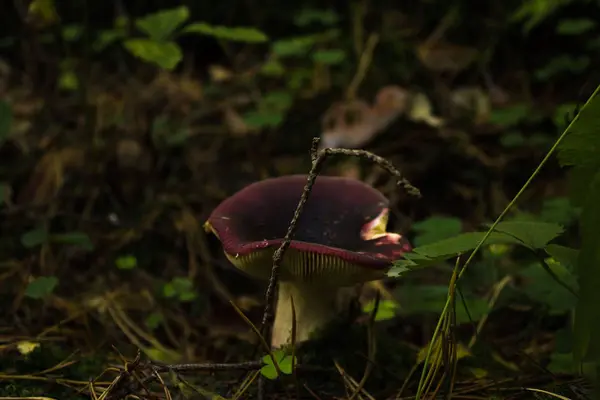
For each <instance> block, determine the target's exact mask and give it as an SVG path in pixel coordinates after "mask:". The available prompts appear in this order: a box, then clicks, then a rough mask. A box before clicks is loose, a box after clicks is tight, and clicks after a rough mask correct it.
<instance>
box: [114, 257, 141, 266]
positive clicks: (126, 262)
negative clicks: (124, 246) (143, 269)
mask: <svg viewBox="0 0 600 400" xmlns="http://www.w3.org/2000/svg"><path fill="white" fill-rule="evenodd" d="M115 264H116V265H117V268H119V269H134V268H136V267H137V258H136V257H135V256H132V255H126V256H121V257H119V258H117V260H116V261H115Z"/></svg>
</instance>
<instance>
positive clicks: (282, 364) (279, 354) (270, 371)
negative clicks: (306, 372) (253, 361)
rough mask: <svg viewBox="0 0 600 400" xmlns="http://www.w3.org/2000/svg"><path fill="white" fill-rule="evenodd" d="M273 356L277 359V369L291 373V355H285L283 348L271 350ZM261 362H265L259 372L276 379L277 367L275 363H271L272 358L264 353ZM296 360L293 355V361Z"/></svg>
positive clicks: (295, 361)
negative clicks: (277, 367)
mask: <svg viewBox="0 0 600 400" xmlns="http://www.w3.org/2000/svg"><path fill="white" fill-rule="evenodd" d="M272 354H273V357H274V358H275V360H276V361H277V365H278V366H279V370H280V371H281V372H282V373H284V374H286V375H289V374H291V373H292V356H291V355H287V354H286V352H285V350H282V349H278V350H274V351H273V353H272ZM262 362H263V363H264V364H265V365H264V366H263V367H262V368H261V370H260V372H261V374H262V375H263V376H264V377H265V378H267V379H271V380H273V379H277V369H276V368H275V365H273V360H272V359H271V356H270V355H269V354H266V355H264V356H263V357H262ZM297 362H298V360H297V359H296V357H294V363H297Z"/></svg>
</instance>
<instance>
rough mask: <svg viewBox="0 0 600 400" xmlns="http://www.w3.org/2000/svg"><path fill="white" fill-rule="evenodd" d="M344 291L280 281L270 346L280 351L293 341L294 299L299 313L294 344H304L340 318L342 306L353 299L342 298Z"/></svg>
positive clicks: (297, 314)
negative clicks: (335, 319) (314, 334)
mask: <svg viewBox="0 0 600 400" xmlns="http://www.w3.org/2000/svg"><path fill="white" fill-rule="evenodd" d="M341 291H342V292H343V289H342V290H340V289H338V288H332V287H328V286H322V285H315V284H308V283H298V282H285V281H281V282H279V291H278V298H277V307H276V310H275V320H274V322H273V333H272V336H271V347H273V348H278V347H281V346H283V345H285V344H289V343H291V341H292V317H293V315H292V300H291V299H292V298H293V299H294V309H295V312H296V338H295V341H296V343H301V342H304V341H306V340H308V339H309V338H310V336H311V335H312V334H313V333H314V332H315V331H317V330H319V329H322V328H324V327H325V326H326V325H327V324H328V323H329V322H330V321H331V320H332V319H334V318H335V317H336V315H338V313H339V310H340V306H341V304H340V303H347V300H348V299H349V298H350V297H349V296H347V295H346V296H341V295H340V292H341Z"/></svg>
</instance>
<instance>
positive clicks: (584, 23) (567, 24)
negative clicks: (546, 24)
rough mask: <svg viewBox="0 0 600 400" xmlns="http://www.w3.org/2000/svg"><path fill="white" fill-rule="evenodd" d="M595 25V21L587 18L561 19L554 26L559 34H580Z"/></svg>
mask: <svg viewBox="0 0 600 400" xmlns="http://www.w3.org/2000/svg"><path fill="white" fill-rule="evenodd" d="M595 26H596V21H594V20H593V19H589V18H576V19H563V20H562V21H560V22H559V23H558V26H557V27H556V33H558V34H560V35H581V34H582V33H585V32H588V31H589V30H591V29H593V28H594V27H595Z"/></svg>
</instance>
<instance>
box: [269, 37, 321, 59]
mask: <svg viewBox="0 0 600 400" xmlns="http://www.w3.org/2000/svg"><path fill="white" fill-rule="evenodd" d="M315 43H317V37H316V36H315V35H310V36H299V37H293V38H289V39H281V40H278V41H276V42H274V43H273V49H272V50H273V53H275V54H276V55H278V56H280V57H290V56H303V55H306V54H308V52H309V50H310V49H311V48H312V46H314V45H315Z"/></svg>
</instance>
